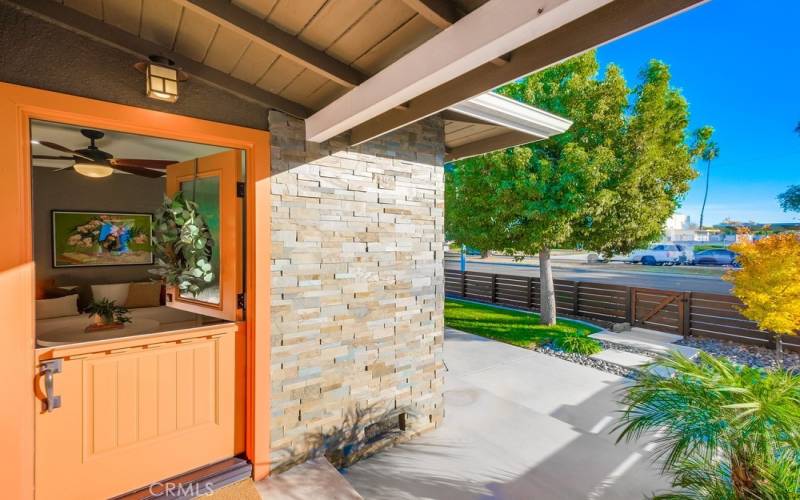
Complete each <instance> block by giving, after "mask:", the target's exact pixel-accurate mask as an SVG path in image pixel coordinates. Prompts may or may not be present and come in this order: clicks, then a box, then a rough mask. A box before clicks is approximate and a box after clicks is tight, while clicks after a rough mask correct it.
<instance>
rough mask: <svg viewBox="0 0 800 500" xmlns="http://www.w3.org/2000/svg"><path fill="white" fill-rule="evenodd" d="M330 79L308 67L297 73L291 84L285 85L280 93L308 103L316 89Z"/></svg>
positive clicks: (291, 98)
mask: <svg viewBox="0 0 800 500" xmlns="http://www.w3.org/2000/svg"><path fill="white" fill-rule="evenodd" d="M329 81H330V80H328V79H327V78H325V77H323V76H321V75H318V74H316V73H314V72H313V71H309V70H307V69H306V70H303V71H302V72H301V73H300V74H299V75H297V77H296V78H295V79H294V80H292V82H291V83H290V84H289V85H287V86H286V87H284V89H283V90H282V91H281V92H280V94H278V95H280V96H282V97H285V98H287V99H290V100H292V101H297V102H303V103H306V102H307V101H308V100H309V96H311V94H313V93H314V91H316V90H317V89H318V88H320V87H321V86H322V85H323V84H324V83H325V82H329Z"/></svg>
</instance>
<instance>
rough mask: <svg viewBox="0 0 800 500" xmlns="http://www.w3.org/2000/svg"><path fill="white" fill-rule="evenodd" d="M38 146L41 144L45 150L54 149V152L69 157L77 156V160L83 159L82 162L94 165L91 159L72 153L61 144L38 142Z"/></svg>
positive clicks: (75, 152)
mask: <svg viewBox="0 0 800 500" xmlns="http://www.w3.org/2000/svg"><path fill="white" fill-rule="evenodd" d="M39 144H41V145H42V146H44V147H46V148H50V149H55V150H56V151H61V152H62V153H69V154H71V155H75V156H77V157H79V158H83V159H84V160H89V161H90V162H93V163H94V160H93V159H92V158H89V157H88V156H85V155H82V154H80V153H78V152H77V151H73V150H71V149H69V148H65V147H64V146H62V145H61V144H56V143H55V142H50V141H39Z"/></svg>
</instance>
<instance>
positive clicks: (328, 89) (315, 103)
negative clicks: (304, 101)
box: [308, 80, 347, 109]
mask: <svg viewBox="0 0 800 500" xmlns="http://www.w3.org/2000/svg"><path fill="white" fill-rule="evenodd" d="M345 92H347V89H346V88H345V87H342V86H341V85H338V84H336V82H332V81H330V80H328V81H327V82H325V83H323V84H322V85H321V86H320V87H319V88H318V89H316V90H315V91H314V92H312V93H311V95H310V96H309V99H310V100H309V102H308V107H309V108H311V109H319V108H322V107H323V106H327V105H328V104H330V103H331V102H333V101H334V100H336V99H338V98H339V97H341V96H342V95H344V93H345Z"/></svg>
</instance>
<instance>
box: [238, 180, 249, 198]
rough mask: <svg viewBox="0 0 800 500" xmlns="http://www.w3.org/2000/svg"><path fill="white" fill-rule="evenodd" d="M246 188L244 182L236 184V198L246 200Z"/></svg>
mask: <svg viewBox="0 0 800 500" xmlns="http://www.w3.org/2000/svg"><path fill="white" fill-rule="evenodd" d="M246 189H247V188H246V186H245V183H244V182H237V183H236V197H237V198H244V193H245V191H246Z"/></svg>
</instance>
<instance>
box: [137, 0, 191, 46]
mask: <svg viewBox="0 0 800 500" xmlns="http://www.w3.org/2000/svg"><path fill="white" fill-rule="evenodd" d="M182 10H183V7H181V6H180V5H178V4H175V3H172V2H164V0H144V1H143V3H142V28H141V30H140V32H139V36H141V37H142V38H144V39H145V40H149V41H151V42H153V43H157V44H158V45H161V46H162V47H170V48H172V44H173V42H174V41H175V37H176V36H177V34H178V26H179V25H180V22H181V11H182Z"/></svg>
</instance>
